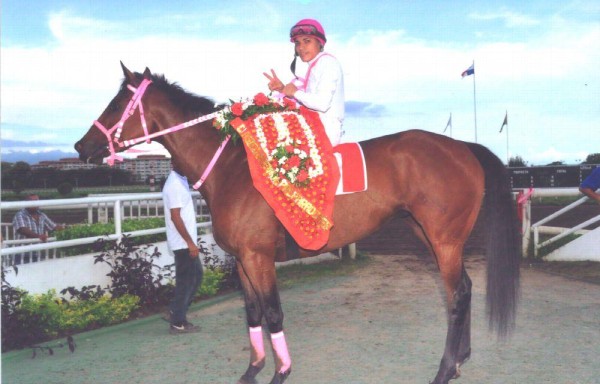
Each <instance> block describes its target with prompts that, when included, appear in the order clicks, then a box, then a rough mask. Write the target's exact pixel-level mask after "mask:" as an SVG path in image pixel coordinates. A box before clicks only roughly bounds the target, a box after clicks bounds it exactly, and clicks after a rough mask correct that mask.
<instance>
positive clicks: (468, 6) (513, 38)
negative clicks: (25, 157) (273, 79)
mask: <svg viewBox="0 0 600 384" xmlns="http://www.w3.org/2000/svg"><path fill="white" fill-rule="evenodd" d="M305 17H312V18H317V19H319V20H320V21H321V22H322V24H323V25H324V27H325V30H326V34H327V37H328V43H327V45H326V50H327V51H329V52H330V53H332V54H334V55H335V56H337V57H338V59H339V60H340V61H341V63H342V67H343V69H344V77H345V89H346V100H347V102H348V104H347V116H346V121H345V123H344V126H345V130H346V132H347V135H346V140H347V141H356V140H363V139H367V138H371V137H376V136H381V135H385V134H389V133H393V132H397V131H403V130H407V129H413V128H419V129H425V130H428V131H432V132H436V133H442V132H443V131H444V128H445V127H446V123H447V122H448V118H449V115H450V113H452V136H453V137H454V138H457V139H461V140H467V141H474V140H475V128H474V125H475V121H474V120H475V119H474V108H473V107H474V105H473V104H474V103H473V80H475V85H476V101H477V103H476V106H477V141H478V142H479V143H481V144H483V145H486V146H488V147H489V148H491V149H492V150H493V151H494V152H495V153H496V154H497V155H498V156H499V157H500V158H501V159H506V157H507V136H506V128H505V129H504V131H503V132H502V133H499V132H498V131H499V130H500V126H501V125H502V122H503V120H504V115H505V113H506V111H508V134H509V136H508V154H509V155H510V156H515V155H519V156H521V157H522V158H524V159H525V160H526V161H527V162H528V163H530V164H536V165H538V164H547V163H550V162H552V161H558V160H562V161H565V162H567V163H575V162H579V161H582V160H584V159H585V157H586V156H587V155H588V154H590V153H598V152H600V22H599V21H598V20H600V2H599V1H572V2H570V1H567V2H564V1H554V0H550V1H548V0H546V1H537V0H534V1H527V2H522V1H497V2H496V1H495V2H473V1H451V2H442V1H419V2H408V1H391V0H387V1H369V2H367V1H362V2H358V1H357V2H348V1H347V0H346V1H312V0H297V1H292V0H279V1H276V2H271V1H251V2H250V1H236V0H229V1H220V2H217V1H210V2H209V1H198V0H195V1H177V0H175V1H171V2H165V1H155V0H148V1H144V2H138V1H130V2H128V1H114V0H104V1H81V0H80V1H66V0H63V1H60V0H59V1H56V0H55V1H35V0H30V1H16V0H6V1H3V3H2V34H1V36H0V38H1V48H0V49H1V51H0V59H1V60H0V71H1V78H0V81H1V84H0V85H1V87H0V88H1V95H0V96H1V100H2V103H1V104H0V108H1V111H0V112H1V137H2V141H3V145H2V151H3V152H2V153H6V151H12V150H18V149H21V150H23V149H26V150H33V151H43V150H50V149H61V150H64V151H69V150H71V148H72V145H73V144H74V142H75V141H76V140H77V139H79V138H80V137H81V136H82V135H83V134H84V133H85V131H86V130H87V129H88V128H89V126H90V125H91V122H92V121H93V120H94V119H95V118H96V117H97V116H98V115H99V114H100V113H101V112H102V110H103V109H104V107H105V106H106V104H108V102H109V101H110V99H111V98H112V96H114V94H115V93H116V91H117V89H118V86H119V84H120V82H121V79H122V72H121V70H120V66H119V60H122V61H123V62H124V63H125V64H126V65H127V66H128V67H129V68H130V69H132V70H136V71H142V70H143V69H144V67H146V66H147V67H149V68H150V69H151V70H152V71H153V72H157V73H163V74H165V76H166V77H167V78H168V79H169V80H171V81H176V82H178V83H179V84H180V85H182V86H183V87H184V88H186V89H188V90H189V91H192V92H194V93H197V94H200V95H204V96H209V97H212V98H213V99H215V100H216V101H221V102H222V101H226V100H227V99H229V98H239V97H244V96H251V95H253V94H255V93H256V92H259V91H266V90H267V88H266V79H265V78H264V77H263V75H262V72H263V71H266V70H268V69H270V68H274V69H275V71H277V72H278V74H280V75H281V77H284V78H285V77H288V76H290V73H289V69H288V68H289V63H290V61H291V59H292V52H293V48H292V45H291V43H289V39H288V38H287V35H288V31H289V28H290V26H291V25H293V24H294V23H295V22H296V21H297V20H299V19H301V18H305ZM473 60H474V61H475V77H473V76H470V77H466V78H461V76H460V74H461V72H462V71H463V70H465V69H466V68H467V67H468V66H469V65H471V63H472V62H473ZM299 72H300V73H301V70H300V71H299ZM445 134H450V129H448V130H447V131H446V132H445ZM33 141H35V143H27V142H33ZM15 142H16V143H15ZM7 143H10V145H5V144H7ZM41 144H45V145H41ZM147 149H150V150H156V148H155V147H152V146H151V147H150V148H147Z"/></svg>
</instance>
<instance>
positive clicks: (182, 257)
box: [171, 248, 203, 325]
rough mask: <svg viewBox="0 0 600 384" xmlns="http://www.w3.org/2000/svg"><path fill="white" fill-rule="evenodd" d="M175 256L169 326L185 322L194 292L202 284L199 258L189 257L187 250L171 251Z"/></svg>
mask: <svg viewBox="0 0 600 384" xmlns="http://www.w3.org/2000/svg"><path fill="white" fill-rule="evenodd" d="M173 253H174V254H175V296H174V297H173V299H172V300H171V324H176V325H180V324H182V323H185V322H186V321H187V319H186V314H187V311H188V308H189V307H190V305H191V304H192V301H193V299H194V296H195V295H196V291H198V288H199V287H200V284H202V272H203V271H202V263H200V257H195V258H192V257H190V252H189V250H188V249H187V248H185V249H178V250H176V251H173Z"/></svg>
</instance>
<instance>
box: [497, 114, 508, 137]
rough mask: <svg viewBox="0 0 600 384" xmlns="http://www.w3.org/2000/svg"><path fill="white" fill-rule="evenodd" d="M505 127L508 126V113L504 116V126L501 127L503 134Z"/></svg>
mask: <svg viewBox="0 0 600 384" xmlns="http://www.w3.org/2000/svg"><path fill="white" fill-rule="evenodd" d="M505 125H508V111H506V113H505V114H504V122H503V123H502V126H501V127H500V132H498V133H501V132H502V129H503V128H504V126H505Z"/></svg>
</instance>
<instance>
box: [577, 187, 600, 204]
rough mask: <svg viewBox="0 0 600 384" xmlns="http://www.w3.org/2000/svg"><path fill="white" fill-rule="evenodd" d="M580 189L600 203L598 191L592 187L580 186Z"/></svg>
mask: <svg viewBox="0 0 600 384" xmlns="http://www.w3.org/2000/svg"><path fill="white" fill-rule="evenodd" d="M579 190H580V191H581V193H583V194H584V195H586V196H587V197H589V198H590V199H592V200H595V201H596V202H598V203H600V193H596V191H594V190H593V189H592V188H583V187H580V188H579Z"/></svg>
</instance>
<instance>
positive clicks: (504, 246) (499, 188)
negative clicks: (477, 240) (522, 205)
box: [467, 143, 522, 338]
mask: <svg viewBox="0 0 600 384" xmlns="http://www.w3.org/2000/svg"><path fill="white" fill-rule="evenodd" d="M467 146H468V147H469V149H470V150H471V152H472V153H473V154H474V155H475V157H477V159H478V160H479V163H480V164H481V166H482V167H483V169H484V172H485V198H484V212H485V232H486V235H485V237H486V255H487V293H486V309H487V314H488V320H489V327H490V330H495V331H496V332H497V334H498V336H499V337H500V338H505V337H506V336H508V335H509V334H510V333H511V331H512V330H513V329H514V326H515V319H516V312H517V304H518V301H519V265H520V261H521V257H522V255H521V246H520V237H521V234H520V230H519V225H518V219H517V212H516V208H515V206H514V201H513V197H512V191H511V188H510V181H509V176H508V171H507V169H506V167H505V166H504V164H502V161H501V160H500V159H499V158H498V157H497V156H496V155H494V154H493V153H492V152H491V151H490V150H489V149H487V148H486V147H484V146H482V145H479V144H475V143H467Z"/></svg>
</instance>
